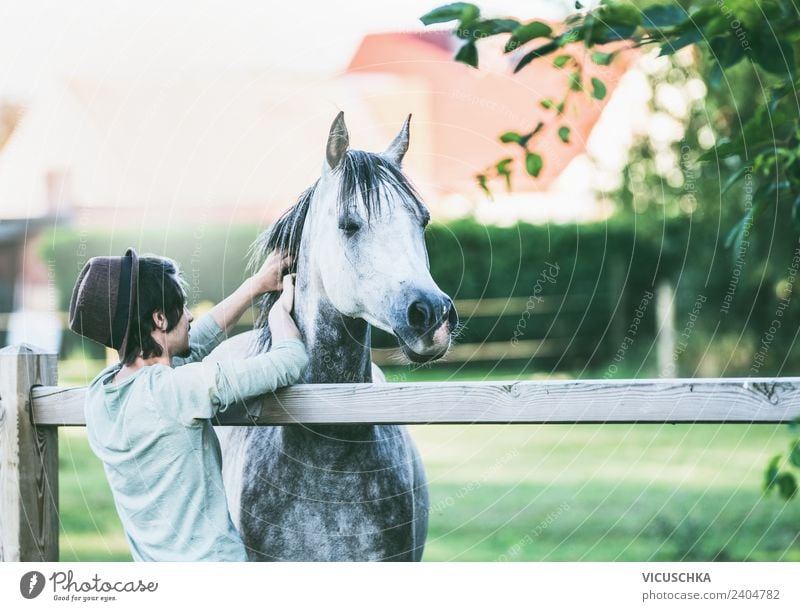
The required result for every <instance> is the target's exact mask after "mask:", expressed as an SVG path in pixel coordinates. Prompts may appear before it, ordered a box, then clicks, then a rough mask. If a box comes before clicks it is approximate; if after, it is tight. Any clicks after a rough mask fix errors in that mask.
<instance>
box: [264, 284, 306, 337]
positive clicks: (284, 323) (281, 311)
mask: <svg viewBox="0 0 800 611" xmlns="http://www.w3.org/2000/svg"><path fill="white" fill-rule="evenodd" d="M282 286H283V292H282V293H281V296H280V297H279V298H278V301H276V302H275V305H273V306H272V308H271V309H270V311H269V315H268V317H267V321H268V322H269V330H270V332H271V333H272V342H273V343H275V342H278V341H280V340H282V339H289V338H296V339H300V331H299V330H298V329H297V325H296V324H295V322H294V319H293V318H292V306H293V305H294V278H293V277H292V276H291V275H286V276H284V277H283V282H282Z"/></svg>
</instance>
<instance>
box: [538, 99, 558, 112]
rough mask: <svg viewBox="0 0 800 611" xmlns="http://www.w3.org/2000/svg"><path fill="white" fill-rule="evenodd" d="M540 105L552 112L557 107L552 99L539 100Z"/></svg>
mask: <svg viewBox="0 0 800 611" xmlns="http://www.w3.org/2000/svg"><path fill="white" fill-rule="evenodd" d="M539 104H541V106H542V108H545V109H547V110H550V109H551V108H552V107H553V106H555V102H553V100H551V99H550V98H545V99H544V100H539Z"/></svg>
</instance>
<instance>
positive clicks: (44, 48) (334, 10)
mask: <svg viewBox="0 0 800 611" xmlns="http://www.w3.org/2000/svg"><path fill="white" fill-rule="evenodd" d="M446 3H447V0H404V1H403V2H386V1H381V0H353V1H348V2H346V3H343V4H339V3H333V2H330V1H320V0H312V1H308V0H306V1H295V2H281V3H278V2H268V1H263V0H262V1H235V0H228V1H216V0H160V1H153V0H138V1H137V2H128V1H124V2H123V1H119V0H72V1H64V0H25V1H15V0H0V96H3V97H12V98H23V99H24V98H26V97H29V96H30V95H31V94H35V92H36V91H39V90H40V88H41V87H42V86H43V85H44V84H45V83H47V82H48V81H50V80H51V79H52V78H54V77H55V78H63V77H68V78H69V77H90V78H92V79H105V78H143V77H146V76H151V77H152V76H158V75H159V74H164V75H167V76H191V75H192V74H197V73H203V74H206V75H207V74H209V73H214V72H220V73H221V72H226V71H231V70H269V69H278V68H280V69H289V70H292V71H303V72H310V73H313V72H317V73H320V72H321V73H327V74H330V73H331V72H333V73H335V72H337V71H339V70H341V69H343V68H344V67H345V66H346V64H347V62H348V60H349V59H350V57H351V55H352V53H353V52H354V51H355V49H356V46H357V45H358V42H359V41H360V40H361V38H362V37H363V36H364V34H366V33H369V32H373V31H383V30H395V31H396V30H407V29H414V30H419V29H422V25H421V23H420V21H419V17H420V15H423V14H424V13H426V12H427V11H429V10H431V9H432V8H435V7H437V6H440V5H441V4H446ZM478 4H479V5H480V6H481V8H482V10H483V14H484V15H486V16H509V15H513V16H515V17H517V18H519V19H531V18H535V17H538V18H545V19H548V18H549V19H559V18H563V17H564V15H565V14H566V13H567V10H568V7H570V6H572V4H573V3H572V2H571V1H567V0H494V1H493V0H487V1H485V2H479V3H478Z"/></svg>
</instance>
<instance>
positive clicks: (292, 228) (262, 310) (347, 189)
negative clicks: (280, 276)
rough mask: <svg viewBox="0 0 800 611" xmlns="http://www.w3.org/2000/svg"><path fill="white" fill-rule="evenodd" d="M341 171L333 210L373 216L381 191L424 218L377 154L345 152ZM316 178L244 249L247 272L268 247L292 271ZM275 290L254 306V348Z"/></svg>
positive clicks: (396, 172)
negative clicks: (247, 254) (283, 258)
mask: <svg viewBox="0 0 800 611" xmlns="http://www.w3.org/2000/svg"><path fill="white" fill-rule="evenodd" d="M334 171H335V173H337V174H341V178H340V181H339V193H338V213H339V216H340V217H341V216H343V215H345V214H346V213H347V211H348V210H349V209H352V208H353V207H355V206H359V205H360V207H361V209H362V210H363V212H364V215H365V217H366V219H367V222H369V220H370V219H371V217H372V216H374V215H375V214H380V213H381V210H382V204H383V202H384V200H385V198H386V195H387V193H390V192H393V193H395V194H397V195H400V199H401V201H403V202H404V203H405V204H406V205H408V206H409V207H410V209H411V210H412V212H413V213H414V214H416V215H418V216H419V217H420V218H427V216H428V212H427V210H426V208H425V205H424V204H423V203H422V199H421V198H420V196H419V194H418V193H417V190H416V189H415V188H414V186H413V185H412V184H411V183H410V182H409V180H408V178H406V176H405V175H404V174H403V172H402V171H401V170H400V168H399V166H398V165H397V164H395V163H394V162H393V161H391V160H389V159H388V158H386V157H383V156H382V155H378V154H375V153H367V152H364V151H353V150H350V151H347V152H346V153H345V156H344V158H343V159H342V162H341V163H340V164H339V166H338V167H337V168H336V170H334ZM318 187H319V180H317V182H315V183H314V184H313V185H312V186H311V187H309V188H308V189H306V191H305V192H304V193H303V194H302V195H301V196H300V198H299V199H298V200H297V202H296V203H295V205H294V206H292V207H291V208H290V209H289V210H288V211H287V212H286V213H284V215H283V216H281V218H279V219H278V220H277V221H276V222H275V224H274V225H273V226H272V227H270V228H269V229H268V230H266V231H265V232H264V233H262V234H261V236H259V237H258V238H257V239H256V241H255V242H254V243H253V245H252V246H251V248H250V263H249V268H250V270H251V271H254V270H257V269H258V268H259V267H260V266H261V265H262V264H263V262H264V260H265V259H266V258H267V256H269V254H270V253H272V252H273V251H276V250H278V251H283V252H284V253H285V254H287V255H290V256H291V258H292V265H291V266H290V269H288V270H286V272H285V273H295V272H297V258H298V255H299V253H300V241H301V239H302V236H303V228H304V227H305V222H306V217H307V216H308V209H309V207H310V205H311V201H312V200H313V199H314V195H315V194H316V191H317V188H318ZM278 297H280V291H274V292H270V293H267V294H265V295H264V296H263V297H262V298H261V299H260V301H259V304H258V308H259V309H258V315H257V317H256V323H255V327H256V329H257V330H258V331H257V334H256V336H257V339H256V351H257V352H265V351H267V350H269V347H270V345H271V343H272V336H271V334H270V331H269V326H268V324H267V316H268V315H269V311H270V309H271V308H272V306H273V305H274V304H275V302H276V301H277V300H278Z"/></svg>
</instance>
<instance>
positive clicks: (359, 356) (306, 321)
mask: <svg viewBox="0 0 800 611" xmlns="http://www.w3.org/2000/svg"><path fill="white" fill-rule="evenodd" d="M309 289H311V290H309ZM295 318H296V320H297V327H298V329H299V330H300V334H301V335H302V336H303V340H304V341H305V343H306V348H307V349H308V355H309V364H308V367H307V368H306V372H305V375H304V379H303V382H305V383H306V384H335V383H342V382H356V383H357V382H371V381H372V369H371V358H370V348H369V347H370V330H369V325H368V324H367V323H366V322H365V321H363V320H361V319H357V318H350V317H348V316H343V315H342V314H340V313H339V312H338V311H337V310H336V309H335V308H334V307H333V305H332V304H331V303H330V302H329V301H328V300H327V298H325V297H324V296H322V295H319V294H318V293H317V291H314V290H313V288H312V286H310V283H306V282H304V281H303V279H302V278H301V277H299V276H298V278H297V294H296V303H295Z"/></svg>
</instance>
